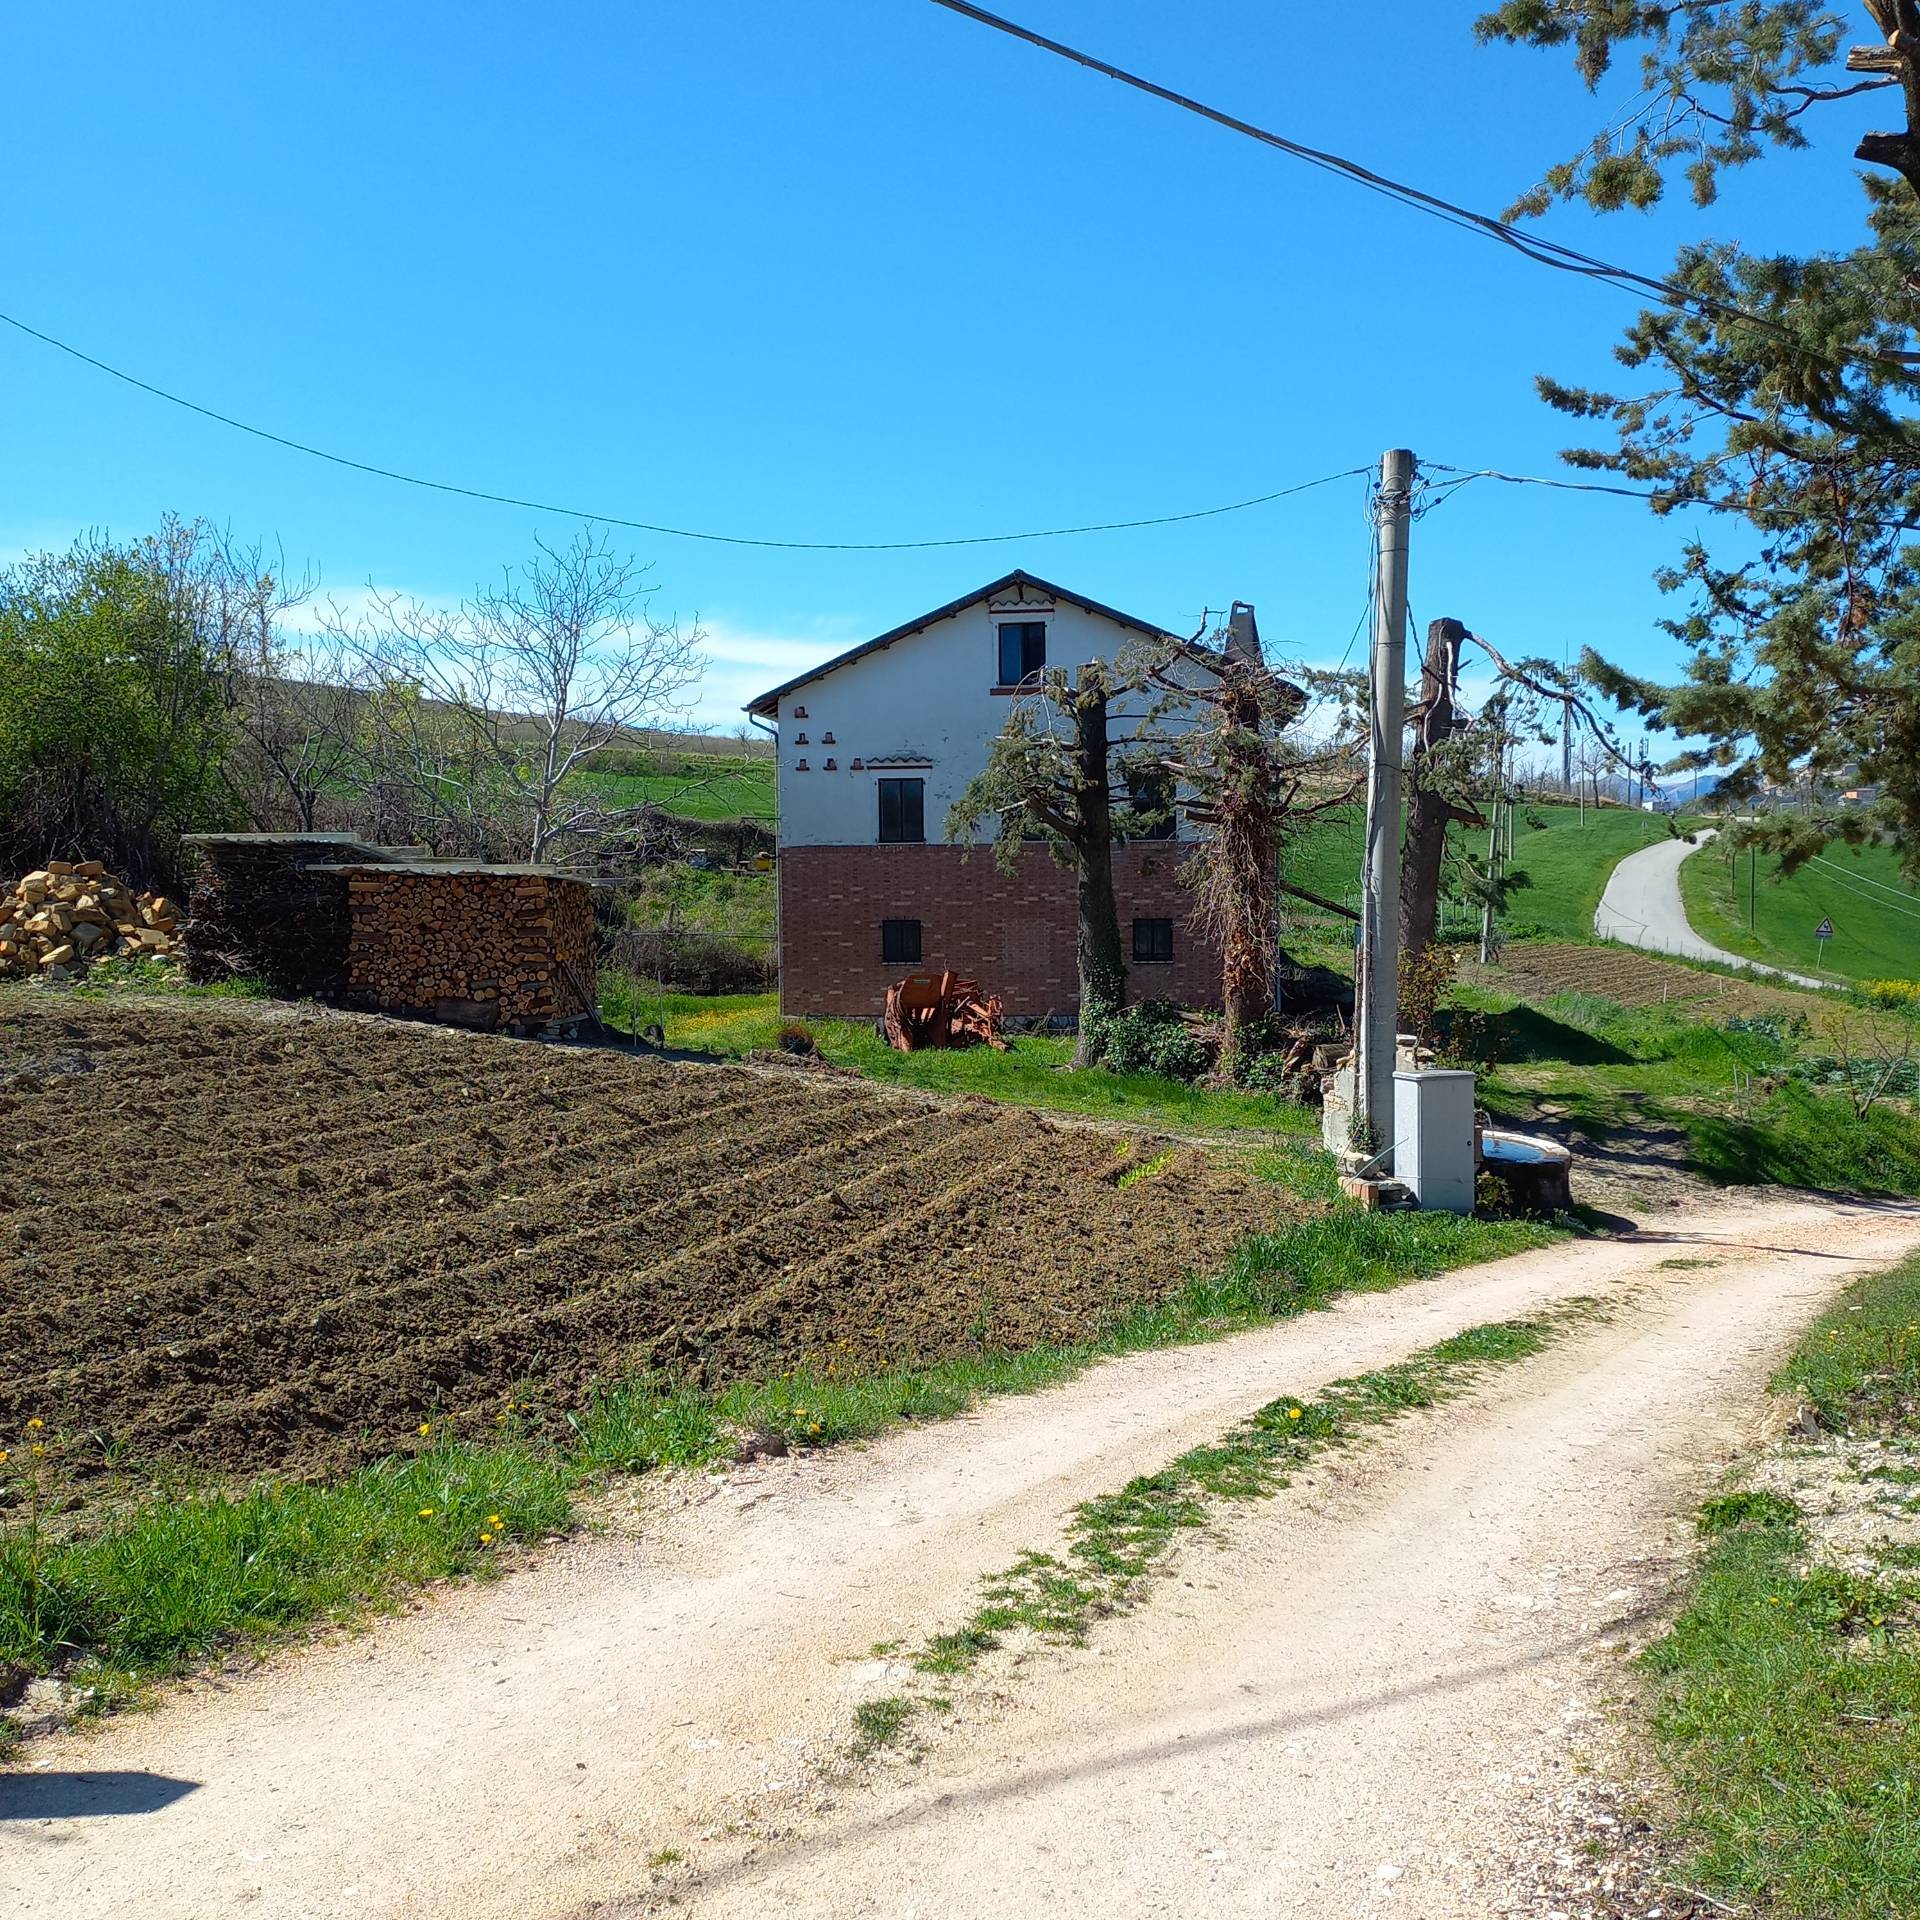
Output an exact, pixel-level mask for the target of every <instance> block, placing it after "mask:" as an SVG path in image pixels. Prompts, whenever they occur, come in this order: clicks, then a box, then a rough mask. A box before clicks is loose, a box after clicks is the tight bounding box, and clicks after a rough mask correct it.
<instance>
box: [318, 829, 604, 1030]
mask: <svg viewBox="0 0 1920 1920" xmlns="http://www.w3.org/2000/svg"><path fill="white" fill-rule="evenodd" d="M347 897H348V902H349V905H350V908H351V912H352V933H351V935H350V937H349V940H348V945H347V984H348V992H349V993H350V995H351V996H352V997H353V998H354V999H355V1000H356V1001H359V1002H360V1003H362V1004H363V1005H368V1006H373V1007H378V1008H381V1009H383V1010H385V1011H388V1012H396V1013H401V1012H404V1013H419V1014H429V1015H432V1016H434V1017H436V1018H439V1019H448V1020H456V1021H459V1022H460V1023H462V1024H464V1025H472V1026H486V1027H496V1026H534V1025H538V1024H542V1023H545V1022H549V1021H554V1020H568V1019H573V1018H576V1017H578V1016H579V1015H581V1014H584V1013H588V1012H590V1011H591V1010H592V1008H593V1003H594V963H593V954H594V933H593V906H592V895H591V893H590V891H589V889H588V887H587V885H586V884H585V882H583V881H579V880H573V879H569V878H567V877H566V876H564V875H559V874H549V873H542V872H540V871H538V870H537V869H531V868H514V867H481V866H463V865H448V866H445V867H435V866H428V865H406V866H392V867H357V868H354V869H352V870H351V871H350V872H349V874H348V877H347Z"/></svg>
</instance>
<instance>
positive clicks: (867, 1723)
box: [852, 1693, 923, 1759]
mask: <svg viewBox="0 0 1920 1920" xmlns="http://www.w3.org/2000/svg"><path fill="white" fill-rule="evenodd" d="M922 1711H923V1708H922V1705H921V1703H920V1702H919V1701H918V1700H909V1699H907V1698H906V1697H905V1696H904V1695H902V1694H897V1693H896V1694H890V1695H888V1696H887V1697H886V1698H885V1699H884V1700H863V1701H861V1703H860V1704H859V1705H858V1706H857V1707H855V1708H854V1710H853V1743H852V1744H853V1754H854V1757H855V1758H856V1759H865V1758H866V1756H867V1755H868V1754H870V1753H876V1752H878V1751H879V1749H880V1748H882V1747H890V1746H892V1745H893V1744H894V1743H895V1742H896V1741H897V1740H899V1739H900V1737H901V1736H902V1735H903V1734H904V1733H905V1732H906V1730H907V1723H908V1722H909V1721H910V1720H912V1719H913V1718H914V1717H915V1716H916V1715H917V1714H919V1713H920V1712H922Z"/></svg>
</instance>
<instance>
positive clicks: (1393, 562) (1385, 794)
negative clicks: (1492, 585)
mask: <svg viewBox="0 0 1920 1920" xmlns="http://www.w3.org/2000/svg"><path fill="white" fill-rule="evenodd" d="M1413 475H1414V459H1413V455H1412V454H1411V453H1409V452H1408V451H1407V449H1406V448H1405V447H1395V448H1393V449H1391V450H1390V451H1389V452H1387V453H1385V454H1383V455H1382V456H1381V459H1380V492H1379V494H1378V496H1377V497H1376V499H1375V501H1374V517H1375V520H1376V522H1377V524H1378V526H1379V529H1380V541H1379V577H1378V581H1377V584H1376V587H1375V591H1374V605H1373V656H1372V671H1371V698H1370V700H1369V712H1370V715H1371V719H1372V739H1371V742H1370V747H1371V754H1370V757H1369V760H1368V763H1367V870H1366V877H1365V893H1364V897H1363V900H1362V918H1361V947H1360V977H1359V979H1358V981H1357V982H1356V983H1355V984H1356V992H1355V996H1354V1040H1355V1052H1354V1068H1355V1071H1354V1109H1355V1116H1356V1118H1357V1119H1358V1120H1359V1121H1360V1123H1361V1126H1362V1129H1363V1131H1364V1133H1365V1136H1366V1139H1367V1142H1368V1148H1367V1150H1368V1151H1369V1152H1370V1153H1372V1154H1375V1155H1377V1159H1376V1161H1375V1171H1376V1172H1378V1173H1391V1172H1392V1171H1393V1071H1394V1068H1395V1066H1396V1065H1398V1048H1397V1042H1398V1036H1399V1028H1400V774H1401V755H1402V753H1403V751H1404V749H1405V740H1404V734H1405V730H1406V704H1407V537H1408V529H1409V527H1410V525H1411V523H1412V512H1411V508H1412V502H1413Z"/></svg>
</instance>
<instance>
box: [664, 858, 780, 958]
mask: <svg viewBox="0 0 1920 1920" xmlns="http://www.w3.org/2000/svg"><path fill="white" fill-rule="evenodd" d="M774 900H775V884H774V876H773V875H772V874H770V873H732V872H708V871H703V870H702V869H700V868H698V867H688V866H680V865H674V866H667V867H648V868H646V869H645V870H644V871H642V872H640V873H637V874H635V875H634V876H633V879H632V882H631V892H630V898H629V903H628V908H627V918H628V919H629V920H630V921H631V922H632V923H633V924H634V925H635V926H637V927H660V926H666V925H668V924H672V925H674V926H676V927H686V928H689V929H691V930H692V931H694V932H697V933H725V934H731V935H733V937H734V938H736V939H741V940H753V941H760V942H770V941H771V940H772V939H773V927H774Z"/></svg>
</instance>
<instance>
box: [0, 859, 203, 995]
mask: <svg viewBox="0 0 1920 1920" xmlns="http://www.w3.org/2000/svg"><path fill="white" fill-rule="evenodd" d="M177 926H178V920H177V917H176V913H175V909H174V906H173V903H172V902H171V901H170V900H168V899H167V897H166V896H165V895H164V894H159V893H135V892H134V891H133V890H132V889H131V888H130V887H128V886H127V885H126V883H125V882H124V881H122V880H119V879H117V878H116V877H115V876H114V875H113V874H110V873H109V872H108V871H107V869H106V867H105V865H104V864H103V863H102V862H101V861H98V860H79V861H73V860H49V861H48V862H47V864H46V865H45V866H44V867H40V868H37V869H36V870H35V871H34V872H32V873H30V874H28V875H26V876H25V878H24V879H22V880H20V881H19V882H18V883H17V884H16V885H15V886H14V887H12V888H11V889H10V890H9V891H8V892H6V893H4V894H0V975H6V974H13V975H18V974H35V973H37V974H39V975H40V976H41V977H42V978H43V979H47V980H72V979H75V978H76V977H77V976H78V975H79V974H81V973H82V972H84V971H85V970H86V968H87V967H89V966H91V965H92V964H93V962H94V961H96V960H104V959H105V958H106V957H107V956H108V955H109V954H123V955H125V954H150V955H153V956H156V957H158V958H163V959H171V958H173V957H174V956H175V955H176V954H177V953H178V952H179V950H180V949H179V944H178V941H177V939H176V937H175V936H176V929H177Z"/></svg>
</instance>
